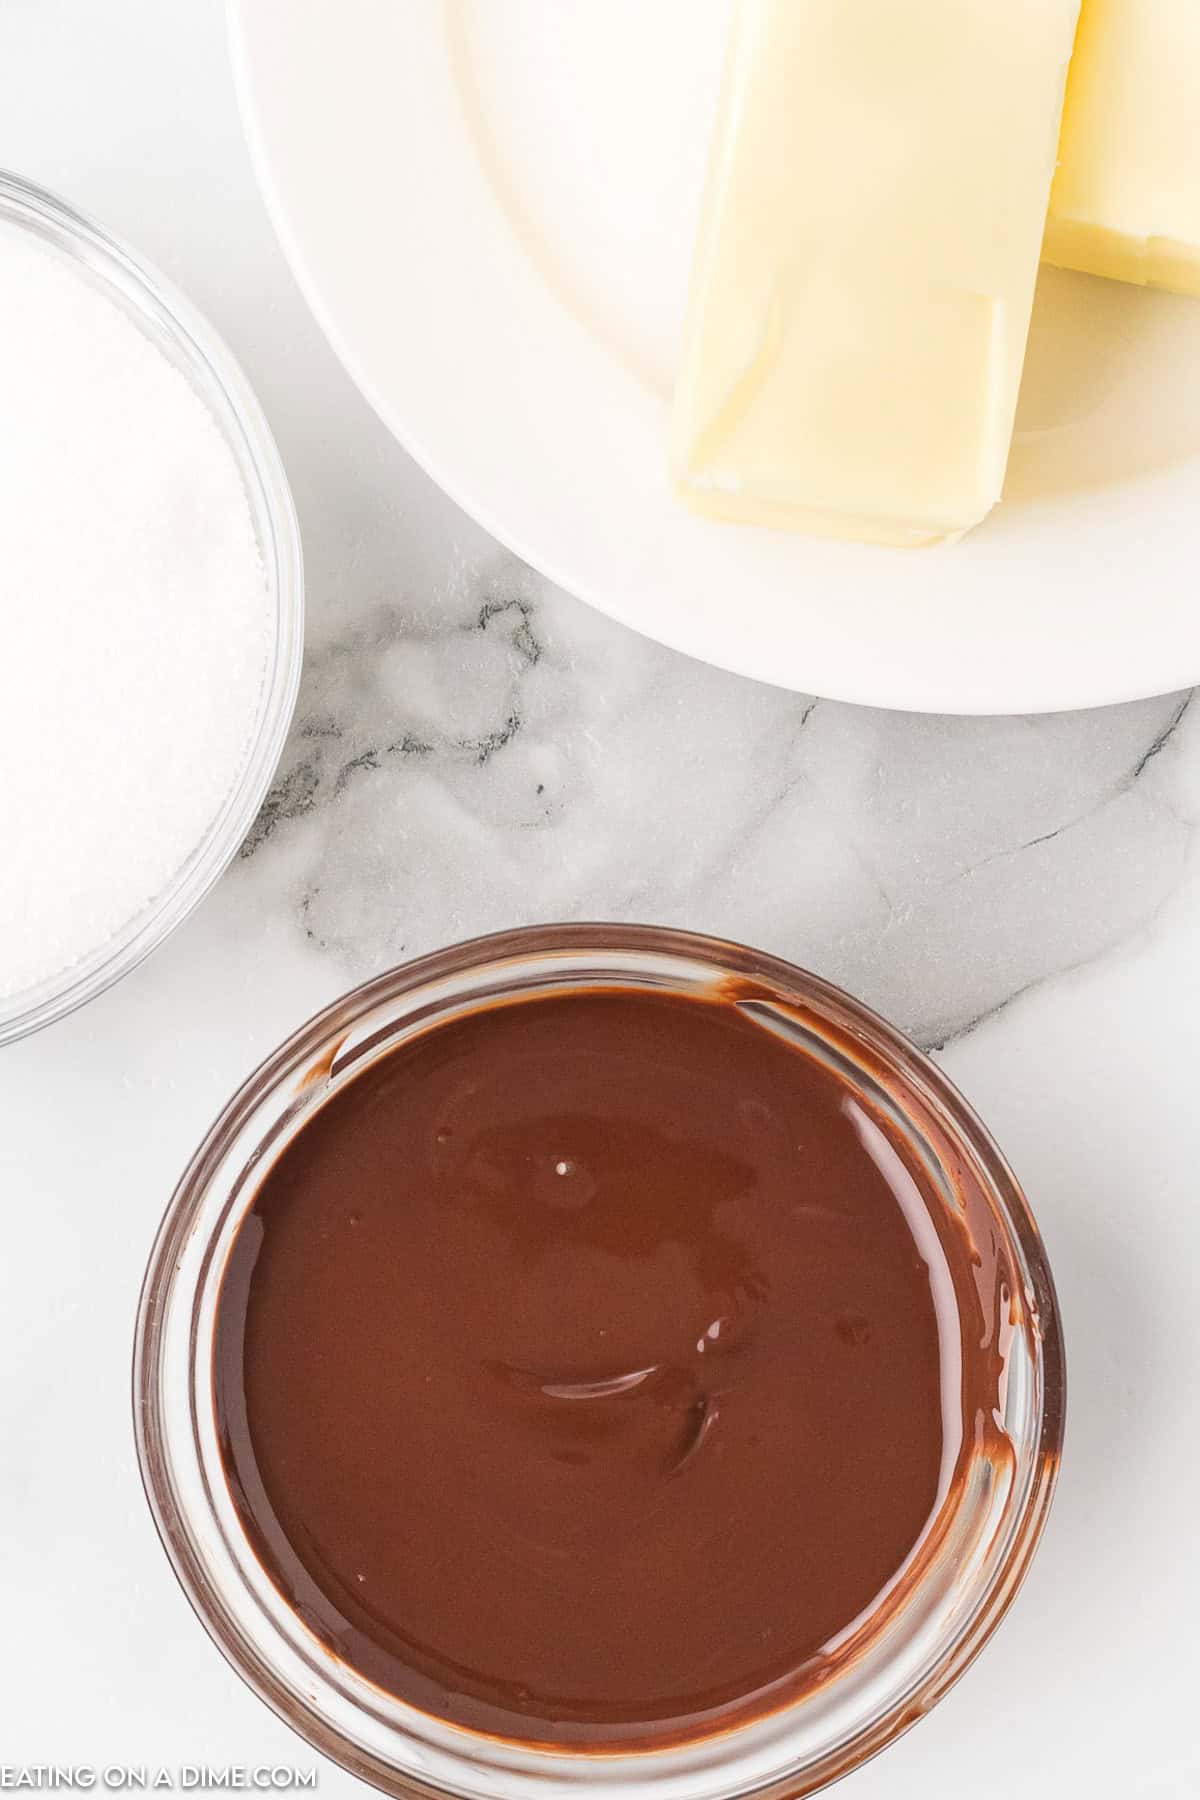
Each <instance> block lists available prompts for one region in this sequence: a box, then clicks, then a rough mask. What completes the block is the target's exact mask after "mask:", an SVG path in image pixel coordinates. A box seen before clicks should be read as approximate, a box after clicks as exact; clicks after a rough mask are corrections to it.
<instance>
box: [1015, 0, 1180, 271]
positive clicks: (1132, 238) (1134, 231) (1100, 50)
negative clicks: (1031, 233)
mask: <svg viewBox="0 0 1200 1800" xmlns="http://www.w3.org/2000/svg"><path fill="white" fill-rule="evenodd" d="M1044 255H1045V258H1046V261H1047V262H1051V263H1056V264H1057V265H1058V267H1059V268H1062V269H1083V270H1084V271H1085V272H1086V273H1087V274H1089V275H1108V276H1112V277H1114V278H1115V279H1116V280H1118V281H1135V282H1138V283H1139V284H1141V285H1145V286H1152V287H1166V288H1174V289H1176V290H1177V291H1178V292H1179V293H1181V294H1197V295H1200V0H1085V3H1084V7H1083V14H1082V17H1081V19H1080V25H1079V38H1078V42H1077V44H1076V48H1075V60H1074V62H1073V63H1072V65H1071V77H1070V81H1069V82H1068V84H1067V104H1066V110H1065V111H1064V113H1063V133H1062V143H1061V146H1060V148H1059V168H1058V174H1057V176H1056V177H1055V181H1054V189H1053V193H1052V195H1051V200H1050V219H1049V223H1048V225H1047V228H1046V246H1045V251H1044Z"/></svg>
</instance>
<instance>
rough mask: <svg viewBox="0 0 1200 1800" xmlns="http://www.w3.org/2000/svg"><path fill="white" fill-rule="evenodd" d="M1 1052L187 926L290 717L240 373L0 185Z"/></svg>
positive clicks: (114, 252)
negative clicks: (183, 922) (4, 1045)
mask: <svg viewBox="0 0 1200 1800" xmlns="http://www.w3.org/2000/svg"><path fill="white" fill-rule="evenodd" d="M0 418H2V421H3V425H2V429H0V625H2V627H3V637H2V639H0V1044H2V1043H5V1042H8V1041H9V1040H11V1039H13V1038H17V1037H21V1036H23V1035H24V1034H25V1033H27V1032H30V1031H35V1030H37V1029H38V1028H39V1027H40V1026H42V1025H48V1024H49V1023H50V1022H51V1021H52V1020H54V1019H57V1018H60V1017H61V1016H62V1015H63V1014H65V1013H67V1012H70V1011H72V1010H73V1009H74V1008H75V1007H77V1006H80V1005H82V1004H83V1002H84V1001H86V1000H90V999H92V998H93V997H94V996H95V995H96V994H98V993H100V992H101V991H102V990H103V989H104V988H106V987H108V986H110V985H111V983H112V982H114V981H116V980H117V979H118V978H119V977H120V976H121V975H124V974H125V973H127V972H128V970H130V969H131V968H133V967H134V965H135V964H136V963H138V962H140V961H141V960H142V958H143V957H144V956H146V955H148V954H149V952H150V951H151V950H153V949H154V948H155V947H156V946H157V945H158V944H160V943H161V942H162V940H163V938H165V937H166V935H167V934H168V932H170V931H171V930H172V929H173V928H174V927H175V926H176V925H178V924H179V923H180V921H181V920H182V919H183V918H185V917H186V915H187V914H188V913H189V912H190V911H191V909H192V908H193V907H194V906H195V905H196V904H197V903H198V901H199V900H200V899H202V897H203V896H204V894H205V893H206V892H207V891H208V889H209V888H210V887H211V886H212V884H213V882H215V881H216V879H217V877H218V876H219V875H220V874H221V872H222V870H223V869H224V868H225V867H226V865H227V864H228V863H229V861H230V860H231V858H232V857H233V856H234V855H235V854H236V852H237V849H238V847H239V845H240V844H241V842H242V840H243V839H244V838H245V836H246V833H247V831H248V830H249V828H250V825H251V823H252V822H253V820H254V816H255V814H256V812H257V811H258V809H259V807H260V806H261V804H262V802H263V799H264V798H265V796H266V793H267V790H268V787H269V785H270V782H271V778H272V775H273V774H274V771H275V767H276V765H277V763H278V761H279V756H280V753H281V751H282V749H283V742H284V738H285V736H286V733H287V729H288V725H289V722H290V719H291V714H292V709H293V706H294V704H295V698H296V689H297V685H298V682H299V677H300V660H301V651H302V643H303V611H304V601H303V573H302V565H301V554H300V538H299V531H298V528H297V524H296V515H295V509H294V507H293V505H292V499H291V494H290V492H289V489H288V484H287V478H286V476H285V474H284V471H283V466H282V463H281V462H280V459H279V453H278V451H277V450H276V448H275V444H274V442H273V440H272V438H271V434H270V431H269V430H268V428H267V424H266V421H265V419H264V418H263V415H262V412H261V410H260V408H259V406H258V403H257V401H256V400H255V398H254V395H253V393H252V392H251V390H250V388H249V385H248V384H247V382H246V379H245V377H244V376H243V375H242V373H241V371H240V370H239V368H238V367H237V365H236V363H235V362H234V360H233V358H232V357H231V356H230V354H229V352H228V351H227V350H226V349H225V347H224V345H223V344H222V343H221V342H220V340H219V339H218V338H217V336H216V334H215V333H214V332H213V331H212V329H211V328H210V327H209V326H208V325H207V324H206V323H205V322H204V320H203V319H201V318H200V317H199V316H198V315H197V314H196V313H195V312H194V311H193V309H192V307H191V306H190V305H189V304H188V303H187V301H186V300H184V299H183V297H182V296H181V295H179V294H177V293H176V292H174V291H173V289H172V288H171V287H170V285H169V284H168V283H167V282H166V281H165V280H164V279H163V278H162V277H161V276H160V275H158V274H157V273H156V272H155V271H154V270H152V269H150V268H149V267H147V265H146V264H145V263H143V262H142V261H141V259H140V258H139V257H137V256H135V255H134V254H133V253H132V252H131V251H130V250H128V249H126V248H125V247H124V246H123V245H121V244H119V243H117V242H115V241H114V240H113V239H112V238H111V237H109V235H108V234H107V233H106V232H105V231H103V230H102V229H101V228H100V227H99V226H97V225H95V224H94V223H92V222H91V221H90V220H88V219H85V218H83V217H81V216H80V215H79V214H77V213H75V212H74V211H72V209H71V208H70V207H68V206H67V205H65V204H64V203H63V202H62V201H60V200H57V199H55V198H54V197H53V196H52V195H50V194H46V193H44V192H42V191H41V190H39V189H37V188H34V187H32V186H30V185H29V184H28V183H27V182H25V181H22V180H19V179H17V178H15V177H13V176H10V175H4V174H0Z"/></svg>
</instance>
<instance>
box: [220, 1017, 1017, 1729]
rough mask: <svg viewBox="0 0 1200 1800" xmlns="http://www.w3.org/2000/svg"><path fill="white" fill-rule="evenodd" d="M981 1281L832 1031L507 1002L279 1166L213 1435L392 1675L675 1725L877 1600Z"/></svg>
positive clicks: (402, 1680) (817, 1648)
mask: <svg viewBox="0 0 1200 1800" xmlns="http://www.w3.org/2000/svg"><path fill="white" fill-rule="evenodd" d="M972 1309H974V1315H975V1316H974V1317H973V1318H972V1320H971V1322H970V1327H969V1331H968V1330H967V1329H965V1328H964V1329H963V1331H962V1332H961V1334H960V1318H961V1317H964V1316H965V1313H966V1312H969V1311H971V1310H972ZM978 1313H979V1301H978V1295H977V1292H976V1287H975V1284H974V1277H973V1275H972V1271H971V1253H970V1248H969V1245H968V1243H967V1241H966V1239H965V1237H964V1234H963V1232H962V1231H961V1229H960V1228H959V1226H958V1224H957V1223H955V1222H950V1221H947V1220H946V1219H945V1218H943V1217H942V1212H941V1208H940V1204H939V1202H938V1201H937V1200H936V1198H935V1197H934V1196H933V1195H932V1194H931V1193H930V1192H929V1181H928V1178H927V1177H926V1176H924V1175H923V1174H922V1173H921V1171H920V1169H919V1167H918V1165H917V1164H916V1161H915V1159H914V1158H913V1157H912V1155H911V1154H910V1153H909V1152H908V1151H907V1150H906V1149H905V1148H904V1146H903V1144H902V1143H900V1142H899V1141H894V1140H893V1138H892V1137H891V1136H889V1135H886V1134H885V1132H884V1130H883V1128H882V1127H881V1125H880V1123H879V1122H878V1121H876V1120H874V1119H872V1118H871V1117H870V1116H868V1114H867V1113H866V1112H865V1111H864V1110H863V1108H862V1106H861V1104H860V1102H859V1101H857V1100H856V1099H855V1097H854V1095H853V1093H852V1091H851V1090H850V1089H849V1088H848V1087H847V1086H846V1085H845V1083H844V1082H843V1080H842V1079H841V1078H840V1077H839V1075H838V1074H836V1073H835V1072H834V1071H833V1069H831V1068H830V1067H827V1066H826V1065H825V1064H824V1063H823V1062H821V1061H818V1060H817V1059H815V1058H814V1057H813V1056H811V1055H809V1054H807V1053H805V1052H804V1051H803V1050H801V1049H798V1048H796V1047H795V1046H794V1045H792V1044H789V1043H787V1042H785V1041H784V1040H783V1039H782V1038H781V1037H780V1036H779V1035H777V1034H776V1033H774V1032H772V1031H769V1030H766V1029H764V1028H763V1026H762V1025H761V1024H759V1023H756V1022H755V1021H754V1019H753V1018H752V1017H750V1016H748V1014H747V1012H746V1011H744V1010H743V1009H741V1008H739V1007H738V1006H737V1005H736V1004H734V1003H732V1002H719V1001H712V1000H698V999H686V998H681V997H676V996H667V995H662V994H658V995H656V994H652V993H647V992H639V991H635V990H632V989H608V990H602V991H595V990H590V991H588V990H581V991H578V992H571V993H563V994H558V995H556V996H551V997H543V998H534V999H527V1000H522V1001H519V1002H516V1003H509V1004H504V1005H499V1006H495V1007H492V1008H490V1009H487V1010H480V1011H476V1012H473V1013H471V1014H469V1015H467V1016H463V1017H460V1018H458V1019H457V1020H454V1021H451V1022H449V1023H444V1024H440V1025H437V1026H435V1027H433V1028H432V1029H428V1030H426V1031H425V1032H424V1033H423V1034H422V1035H420V1036H418V1037H416V1038H414V1039H412V1040H410V1041H409V1042H408V1043H407V1044H404V1045H402V1046H400V1047H398V1048H396V1049H394V1050H392V1051H391V1052H389V1053H388V1054H387V1055H386V1056H384V1057H383V1058H382V1059H381V1060H380V1061H379V1062H378V1063H377V1064H376V1065H375V1066H374V1067H372V1068H370V1069H369V1070H367V1071H366V1072H364V1073H363V1074H361V1075H359V1076H358V1077H356V1078H355V1079H353V1080H352V1081H350V1082H349V1083H347V1084H346V1085H345V1086H344V1087H343V1088H342V1089H341V1090H340V1091H337V1092H336V1093H335V1094H334V1095H333V1097H332V1098H331V1099H329V1100H328V1101H327V1102H326V1103H325V1104H324V1105H323V1106H322V1107H321V1108H320V1110H319V1111H318V1112H317V1113H316V1114H315V1116H314V1117H313V1119H312V1121H311V1122H310V1123H308V1124H307V1125H305V1127H304V1128H303V1129H302V1131H301V1132H300V1134H299V1136H298V1137H297V1138H296V1139H295V1141H294V1142H293V1143H292V1144H291V1145H290V1146H289V1147H288V1148H287V1149H286V1150H285V1151H284V1152H283V1153H282V1155H281V1156H280V1157H279V1159H278V1161H277V1162H276V1163H275V1165H274V1167H272V1168H271V1169H270V1171H269V1172H268V1173H267V1175H266V1177H265V1178H264V1180H263V1182H262V1186H261V1188H260V1190H259V1193H258V1195H257V1198H256V1200H255V1203H254V1206H253V1209H252V1211H251V1212H250V1213H249V1214H248V1215H247V1218H246V1219H245V1221H244V1223H243V1224H242V1226H241V1228H240V1230H239V1233H238V1235H237V1238H236V1241H235V1244H234V1247H233V1250H232V1252H231V1254H230V1259H229V1264H228V1267H227V1270H226V1273H225V1277H224V1282H223V1286H222V1291H221V1301H220V1307H219V1316H218V1323H217V1348H216V1363H215V1371H214V1378H215V1385H216V1399H217V1406H218V1414H219V1418H220V1422H221V1431H222V1449H223V1454H224V1457H225V1461H226V1467H227V1470H228V1475H229V1480H230V1483H231V1487H232V1490H233V1493H234V1496H235V1499H236V1501H237V1504H238V1506H239V1509H240V1511H241V1514H242V1516H243V1518H244V1521H245V1523H246V1525H247V1527H248V1529H249V1531H250V1534H251V1537H252V1540H253V1542H254V1543H255V1546H256V1549H257V1552H258V1554H259V1555H260V1557H261V1558H262V1560H263V1562H264V1564H265V1566H266V1567H267V1569H268V1570H269V1571H270V1573H271V1575H272V1578H273V1579H274V1581H275V1582H276V1584H277V1585H278V1587H279V1588H280V1589H281V1591H282V1592H283V1593H284V1595H285V1596H286V1597H287V1598H288V1600H289V1601H290V1603H291V1604H292V1605H293V1606H294V1607H295V1608H296V1609H297V1610H298V1611H299V1612H300V1614H301V1615H302V1616H303V1618H304V1619H305V1620H306V1621H307V1623H308V1624H309V1625H310V1626H311V1628H312V1629H313V1630H314V1631H315V1632H316V1633H317V1634H318V1635H319V1636H320V1637H321V1638H322V1639H323V1640H324V1641H325V1642H327V1643H328V1644H329V1645H330V1646H332V1647H333V1648H334V1649H335V1650H336V1651H337V1652H338V1654H339V1655H340V1656H342V1657H343V1658H344V1659H345V1660H346V1661H347V1662H349V1663H350V1664H352V1665H353V1666H354V1667H355V1668H357V1669H358V1670H359V1671H361V1672H362V1673H363V1674H364V1675H366V1676H367V1677H368V1678H369V1679H371V1680H372V1681H374V1682H376V1683H377V1684H379V1685H380V1686H381V1687H383V1688H385V1689H386V1690H388V1691H389V1692H391V1693H392V1694H394V1695H397V1696H399V1697H400V1698H402V1699H404V1700H407V1701H410V1702H412V1703H413V1704H415V1705H416V1706H418V1707H421V1708H423V1709H424V1710H426V1711H428V1712H432V1713H435V1714H437V1715H439V1716H441V1717H443V1718H445V1719H448V1720H451V1721H453V1722H455V1723H457V1724H461V1725H465V1726H467V1727H471V1728H474V1729H476V1730H483V1731H488V1732H493V1733H499V1734H502V1735H504V1736H507V1737H513V1738H518V1739H521V1740H524V1741H526V1742H546V1743H554V1744H580V1745H591V1746H594V1747H596V1746H598V1747H605V1746H608V1747H614V1748H615V1747H617V1746H618V1745H619V1744H622V1743H628V1744H633V1743H653V1742H663V1741H667V1740H669V1739H674V1738H678V1737H680V1736H687V1735H689V1734H694V1733H696V1732H698V1731H707V1730H711V1729H714V1728H716V1727H717V1726H720V1725H723V1724H725V1723H728V1722H731V1721H732V1720H733V1719H735V1718H738V1717H743V1716H746V1715H747V1714H748V1713H750V1714H752V1713H754V1712H755V1711H759V1710H766V1709H768V1708H769V1707H770V1706H772V1705H774V1704H778V1702H779V1697H780V1696H781V1694H782V1695H785V1696H787V1697H790V1694H791V1693H792V1692H794V1691H795V1690H796V1688H797V1687H798V1686H802V1685H803V1684H804V1683H805V1682H806V1681H810V1680H816V1679H819V1678H820V1676H821V1671H822V1669H823V1668H826V1667H827V1666H828V1664H829V1659H830V1657H831V1656H833V1655H836V1651H834V1650H832V1649H831V1646H833V1645H834V1644H835V1642H836V1640H838V1639H839V1637H841V1638H845V1637H846V1636H847V1635H848V1634H849V1632H850V1628H851V1627H853V1626H855V1625H856V1622H858V1621H860V1620H861V1618H862V1617H863V1616H864V1615H868V1614H869V1613H870V1611H871V1609H872V1608H873V1607H875V1606H876V1605H877V1604H878V1602H879V1600H880V1596H881V1594H882V1593H883V1591H884V1590H885V1589H886V1588H887V1587H888V1586H889V1584H890V1583H892V1582H893V1581H894V1579H895V1577H896V1576H897V1575H898V1573H899V1572H900V1571H901V1570H902V1569H903V1567H904V1566H905V1564H906V1562H907V1561H908V1560H909V1559H910V1558H911V1556H912V1554H913V1552H914V1549H915V1547H916V1546H918V1544H919V1543H920V1542H921V1540H922V1538H923V1536H924V1535H925V1534H926V1533H927V1532H928V1530H929V1527H930V1525H931V1521H932V1520H933V1518H934V1516H935V1515H936V1513H937V1510H938V1507H939V1504H940V1502H941V1500H942V1499H943V1498H944V1497H945V1494H946V1492H947V1490H948V1486H949V1484H950V1482H951V1481H952V1480H953V1479H954V1478H955V1475H956V1471H959V1470H960V1469H961V1465H962V1461H963V1457H964V1455H965V1453H966V1452H965V1449H964V1446H965V1445H966V1444H967V1443H969V1440H970V1435H971V1431H970V1430H968V1431H967V1432H964V1417H965V1418H966V1419H967V1420H968V1421H972V1420H973V1419H974V1418H975V1417H977V1416H982V1414H981V1407H982V1406H984V1405H985V1404H986V1399H987V1395H986V1392H985V1393H984V1399H983V1402H981V1401H980V1397H979V1395H978V1394H977V1393H975V1392H974V1388H973V1382H974V1383H975V1386H978V1382H975V1377H974V1376H973V1374H972V1369H971V1367H970V1366H969V1361H968V1359H965V1358H964V1356H963V1349H962V1346H963V1343H964V1342H965V1341H966V1340H967V1338H968V1336H973V1339H974V1342H975V1343H979V1342H980V1335H979V1333H980V1328H981V1324H980V1318H979V1316H978ZM985 1335H986V1333H985ZM947 1370H949V1371H950V1378H949V1380H948V1381H946V1380H944V1379H943V1378H944V1376H945V1374H946V1371H947ZM994 1373H995V1371H994V1369H991V1370H989V1371H984V1373H983V1375H982V1376H981V1377H980V1380H982V1381H983V1385H984V1388H985V1389H986V1387H987V1383H988V1382H989V1381H991V1382H992V1383H993V1386H992V1394H993V1401H992V1403H993V1404H994ZM947 1396H948V1397H947ZM972 1429H973V1427H972Z"/></svg>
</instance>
